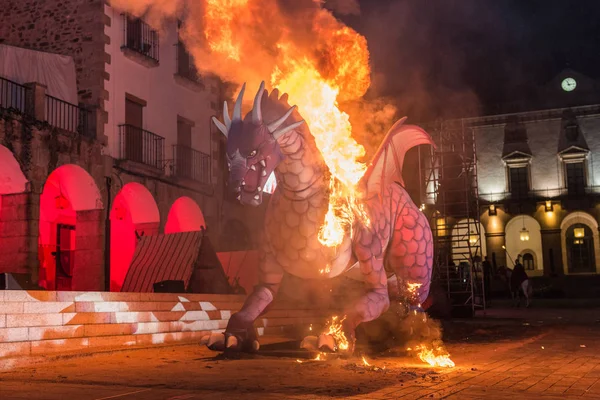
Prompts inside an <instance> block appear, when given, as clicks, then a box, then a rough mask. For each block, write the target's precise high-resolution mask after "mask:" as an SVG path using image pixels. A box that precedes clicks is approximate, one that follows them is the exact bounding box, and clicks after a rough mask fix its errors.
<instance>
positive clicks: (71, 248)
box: [56, 224, 75, 290]
mask: <svg viewBox="0 0 600 400" xmlns="http://www.w3.org/2000/svg"><path fill="white" fill-rule="evenodd" d="M74 255H75V227H74V226H73V225H63V224H58V225H57V226H56V290H71V288H72V284H73V264H74V261H75V260H74Z"/></svg>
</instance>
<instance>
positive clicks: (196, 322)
mask: <svg viewBox="0 0 600 400" xmlns="http://www.w3.org/2000/svg"><path fill="white" fill-rule="evenodd" d="M244 300H245V296H237V295H202V294H181V295H178V294H163V293H103V292H50V291H48V292H46V291H0V358H7V357H17V356H38V355H45V354H57V353H61V354H62V353H65V354H68V353H83V352H93V351H100V350H118V349H124V348H132V347H146V346H154V345H165V344H174V343H187V342H197V341H199V340H200V339H201V338H202V337H203V336H205V335H207V334H209V333H210V332H220V331H223V330H224V329H225V327H226V326H227V322H228V320H229V318H230V316H231V314H233V313H234V312H236V311H237V310H239V308H241V306H242V304H243V301H244ZM330 315H331V313H330V312H328V311H326V310H323V309H319V310H316V309H294V308H292V306H291V305H289V304H287V305H286V304H274V307H273V308H272V309H271V310H270V311H269V312H268V313H267V314H266V315H264V316H261V317H260V318H259V319H258V320H257V321H256V324H255V325H256V327H257V331H258V334H259V335H260V336H269V335H272V336H284V337H288V338H290V339H298V338H299V335H300V332H308V327H309V326H310V325H311V324H315V326H318V325H322V324H323V323H324V322H325V320H326V319H327V318H328V317H329V316H330Z"/></svg>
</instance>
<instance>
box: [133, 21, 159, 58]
mask: <svg viewBox="0 0 600 400" xmlns="http://www.w3.org/2000/svg"><path fill="white" fill-rule="evenodd" d="M124 21H125V22H124V23H125V44H124V47H125V48H127V49H129V50H132V51H134V52H136V53H139V54H142V55H144V56H146V57H148V58H150V59H152V60H154V61H156V62H158V54H159V46H158V43H159V40H158V32H157V31H155V30H154V29H152V27H150V25H148V24H146V23H145V22H144V21H142V20H141V19H139V18H135V17H132V16H130V15H125V16H124Z"/></svg>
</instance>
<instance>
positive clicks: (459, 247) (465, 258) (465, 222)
mask: <svg viewBox="0 0 600 400" xmlns="http://www.w3.org/2000/svg"><path fill="white" fill-rule="evenodd" d="M475 224H476V222H475V220H474V219H472V218H468V219H462V220H460V221H458V222H457V223H456V224H454V227H453V228H452V261H454V264H456V265H459V264H460V263H461V262H469V263H470V260H469V258H470V256H469V243H468V241H469V238H470V236H471V232H473V233H474V234H476V232H477V229H476V225H475ZM478 240H479V244H478V246H479V248H480V251H481V254H473V256H479V257H481V258H482V259H483V257H485V255H486V254H487V245H486V241H485V228H484V227H483V224H482V223H481V222H479V239H478Z"/></svg>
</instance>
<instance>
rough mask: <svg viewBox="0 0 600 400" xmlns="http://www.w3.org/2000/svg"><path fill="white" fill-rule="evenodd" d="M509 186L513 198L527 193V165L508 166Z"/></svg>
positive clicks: (521, 196)
mask: <svg viewBox="0 0 600 400" xmlns="http://www.w3.org/2000/svg"><path fill="white" fill-rule="evenodd" d="M508 171H509V176H508V179H509V187H510V193H511V195H512V196H513V197H514V198H523V197H525V196H527V194H528V193H529V167H528V166H522V167H509V168H508Z"/></svg>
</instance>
